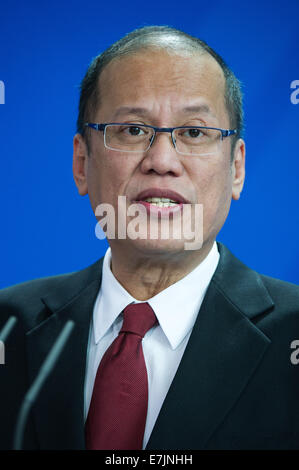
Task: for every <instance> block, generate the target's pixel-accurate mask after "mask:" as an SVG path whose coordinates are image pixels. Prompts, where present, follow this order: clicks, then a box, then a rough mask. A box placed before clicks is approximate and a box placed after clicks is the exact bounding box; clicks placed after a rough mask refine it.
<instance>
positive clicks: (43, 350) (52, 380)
mask: <svg viewBox="0 0 299 470" xmlns="http://www.w3.org/2000/svg"><path fill="white" fill-rule="evenodd" d="M101 267H102V266H101V262H98V263H96V264H95V265H93V266H92V267H90V268H87V270H84V271H81V272H79V273H78V276H77V277H76V276H75V277H74V278H73V279H72V282H65V280H63V279H62V281H61V284H60V288H61V292H60V293H59V292H57V290H55V294H53V295H49V296H48V297H47V298H44V299H42V300H43V302H44V304H45V305H46V306H47V308H48V309H49V311H50V312H51V314H50V316H49V317H48V318H47V319H46V320H45V321H43V322H42V323H41V324H40V325H38V326H37V327H35V328H33V329H32V330H31V331H29V332H28V333H27V337H28V338H27V340H28V358H29V360H28V362H29V374H30V380H31V381H32V380H34V378H35V377H36V375H37V373H38V370H39V368H40V365H41V363H42V362H43V360H44V358H45V357H46V355H47V353H48V352H49V351H50V349H51V347H52V345H53V343H54V342H55V339H56V338H57V336H58V335H59V333H60V331H61V330H62V328H63V326H64V324H65V323H66V321H67V320H69V319H71V320H73V321H74V322H75V328H74V329H73V331H72V334H71V336H70V338H69V341H68V343H67V345H66V346H65V349H64V350H63V352H62V355H61V357H60V358H59V360H58V362H57V364H56V366H55V369H54V370H53V372H52V373H51V375H50V376H49V378H48V379H47V382H46V383H45V385H44V387H43V388H42V390H41V392H40V395H39V397H38V398H37V401H36V403H35V405H34V407H33V414H34V418H35V425H36V428H37V434H38V436H39V444H40V446H41V448H43V449H84V447H85V444H84V381H85V368H86V355H87V354H86V353H87V344H88V337H89V327H90V322H91V318H92V312H93V306H94V303H95V300H96V296H97V294H98V291H99V287H100V282H101ZM82 286H84V287H83V288H82ZM74 292H75V293H76V292H79V293H78V294H75V295H74ZM70 296H71V298H70Z"/></svg>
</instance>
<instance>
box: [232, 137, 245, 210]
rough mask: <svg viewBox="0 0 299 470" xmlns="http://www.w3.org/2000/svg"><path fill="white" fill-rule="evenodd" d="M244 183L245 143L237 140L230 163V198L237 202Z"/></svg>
mask: <svg viewBox="0 0 299 470" xmlns="http://www.w3.org/2000/svg"><path fill="white" fill-rule="evenodd" d="M244 181H245V142H244V140H243V139H238V140H237V142H236V144H235V148H234V159H233V161H232V198H233V199H234V200H235V201H237V200H238V199H239V198H240V195H241V192H242V189H243V186H244Z"/></svg>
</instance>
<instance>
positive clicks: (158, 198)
mask: <svg viewBox="0 0 299 470" xmlns="http://www.w3.org/2000/svg"><path fill="white" fill-rule="evenodd" d="M144 200H145V201H147V202H174V203H177V201H174V200H173V199H168V198H166V197H147V198H146V199H144Z"/></svg>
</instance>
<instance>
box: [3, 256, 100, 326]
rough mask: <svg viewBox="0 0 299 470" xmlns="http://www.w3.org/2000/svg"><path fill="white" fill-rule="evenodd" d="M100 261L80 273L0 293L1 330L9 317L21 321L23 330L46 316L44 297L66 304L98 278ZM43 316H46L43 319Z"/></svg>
mask: <svg viewBox="0 0 299 470" xmlns="http://www.w3.org/2000/svg"><path fill="white" fill-rule="evenodd" d="M101 265H102V259H100V260H98V261H96V262H95V263H93V264H92V265H90V266H88V267H87V268H84V269H82V270H78V271H73V272H69V273H64V274H59V275H56V276H49V277H43V278H38V279H33V280H30V281H26V282H22V283H20V284H15V285H13V286H10V287H6V288H5V289H1V290H0V329H1V327H2V324H4V323H5V321H6V319H7V318H8V317H9V316H10V315H14V316H16V317H17V318H18V319H20V320H21V323H22V324H23V326H24V328H25V330H28V329H30V328H32V327H33V326H35V324H36V322H37V316H39V321H40V320H42V319H43V318H42V317H43V312H44V314H45V310H46V306H45V304H44V302H43V298H44V297H48V296H49V295H52V296H57V297H60V298H61V297H62V296H63V298H64V299H65V302H68V301H70V300H71V299H72V297H74V296H75V295H77V294H78V293H79V292H80V290H82V289H84V288H85V287H86V286H87V285H88V284H89V283H90V282H92V281H93V280H95V279H100V278H101ZM44 316H45V315H44Z"/></svg>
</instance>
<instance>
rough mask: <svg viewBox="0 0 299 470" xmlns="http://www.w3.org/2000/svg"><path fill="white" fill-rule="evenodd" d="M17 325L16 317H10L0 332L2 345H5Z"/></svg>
mask: <svg viewBox="0 0 299 470" xmlns="http://www.w3.org/2000/svg"><path fill="white" fill-rule="evenodd" d="M16 323H17V319H16V317H14V316H13V315H12V316H11V317H9V319H8V320H7V322H6V323H5V325H4V327H3V328H2V330H1V331H0V341H2V343H5V341H6V340H7V338H8V336H9V335H10V333H11V331H12V329H13V328H14V326H15V324H16Z"/></svg>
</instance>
